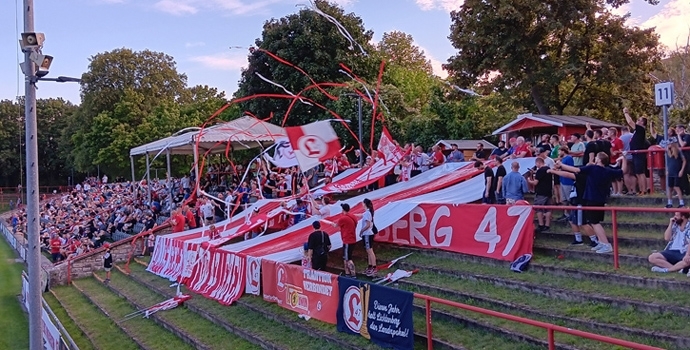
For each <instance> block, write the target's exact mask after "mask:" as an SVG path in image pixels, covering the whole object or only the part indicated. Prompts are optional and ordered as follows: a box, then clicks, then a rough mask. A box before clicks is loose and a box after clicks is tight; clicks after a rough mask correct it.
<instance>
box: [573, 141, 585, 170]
mask: <svg viewBox="0 0 690 350" xmlns="http://www.w3.org/2000/svg"><path fill="white" fill-rule="evenodd" d="M580 138H581V135H580V134H578V133H574V134H572V135H571V136H570V142H572V143H573V144H572V146H570V155H571V156H572V157H573V162H574V163H575V165H574V166H576V167H577V166H583V165H584V160H585V144H584V143H583V142H582V140H581V139H580Z"/></svg>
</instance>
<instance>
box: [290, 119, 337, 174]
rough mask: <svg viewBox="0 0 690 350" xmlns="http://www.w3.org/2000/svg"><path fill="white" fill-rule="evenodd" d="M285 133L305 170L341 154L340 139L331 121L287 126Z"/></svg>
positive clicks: (301, 166)
mask: <svg viewBox="0 0 690 350" xmlns="http://www.w3.org/2000/svg"><path fill="white" fill-rule="evenodd" d="M285 133H286V134H287V137H288V138H289V139H290V143H291V144H292V149H293V151H294V153H295V158H296V159H297V162H298V163H299V166H300V168H301V169H302V170H303V171H306V170H308V169H311V168H313V167H315V166H317V165H319V164H321V163H323V162H324V161H326V160H327V159H331V158H333V157H337V156H338V155H339V154H340V141H339V140H338V135H337V134H336V133H335V130H333V126H331V122H329V121H319V122H315V123H311V124H307V125H302V126H295V127H287V128H285Z"/></svg>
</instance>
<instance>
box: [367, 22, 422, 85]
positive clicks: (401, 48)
mask: <svg viewBox="0 0 690 350" xmlns="http://www.w3.org/2000/svg"><path fill="white" fill-rule="evenodd" d="M376 49H377V50H378V51H379V53H381V55H382V56H383V57H384V58H385V59H387V60H388V62H389V64H390V65H391V66H394V67H402V68H407V69H409V70H413V71H417V70H418V71H422V72H425V73H427V74H429V75H431V74H432V73H433V71H432V68H431V61H430V60H429V59H428V58H427V57H426V55H425V54H424V51H423V50H422V49H420V48H419V46H417V45H415V44H414V39H413V38H412V35H410V34H407V33H404V32H400V31H392V32H388V33H383V37H382V38H381V41H379V42H378V44H376Z"/></svg>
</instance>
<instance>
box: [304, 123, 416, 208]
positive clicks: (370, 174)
mask: <svg viewBox="0 0 690 350" xmlns="http://www.w3.org/2000/svg"><path fill="white" fill-rule="evenodd" d="M378 151H379V154H380V155H381V157H380V158H379V159H378V160H377V161H376V162H374V164H373V165H372V166H370V167H366V168H362V169H360V170H358V171H357V172H355V173H353V174H351V175H349V176H346V177H344V178H342V179H340V180H338V181H335V182H332V183H330V184H328V185H326V186H324V187H323V188H321V189H319V190H317V191H316V192H315V193H316V194H317V195H319V194H326V193H335V192H347V191H352V190H356V189H358V188H362V187H364V186H367V185H370V184H372V183H374V182H376V181H378V180H379V179H381V178H382V177H384V176H386V175H387V174H388V173H390V172H391V170H393V168H394V167H395V166H396V165H398V163H399V162H400V160H401V159H402V157H403V156H404V155H405V152H404V151H403V149H402V148H400V146H398V145H396V144H395V143H394V142H393V138H392V137H391V136H390V134H389V133H388V130H387V129H386V128H384V129H383V132H382V133H381V139H380V140H379V146H378Z"/></svg>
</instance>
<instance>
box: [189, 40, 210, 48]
mask: <svg viewBox="0 0 690 350" xmlns="http://www.w3.org/2000/svg"><path fill="white" fill-rule="evenodd" d="M204 45H206V43H205V42H203V41H194V42H189V43H185V44H184V47H186V48H188V49H189V48H192V47H200V46H204Z"/></svg>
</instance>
